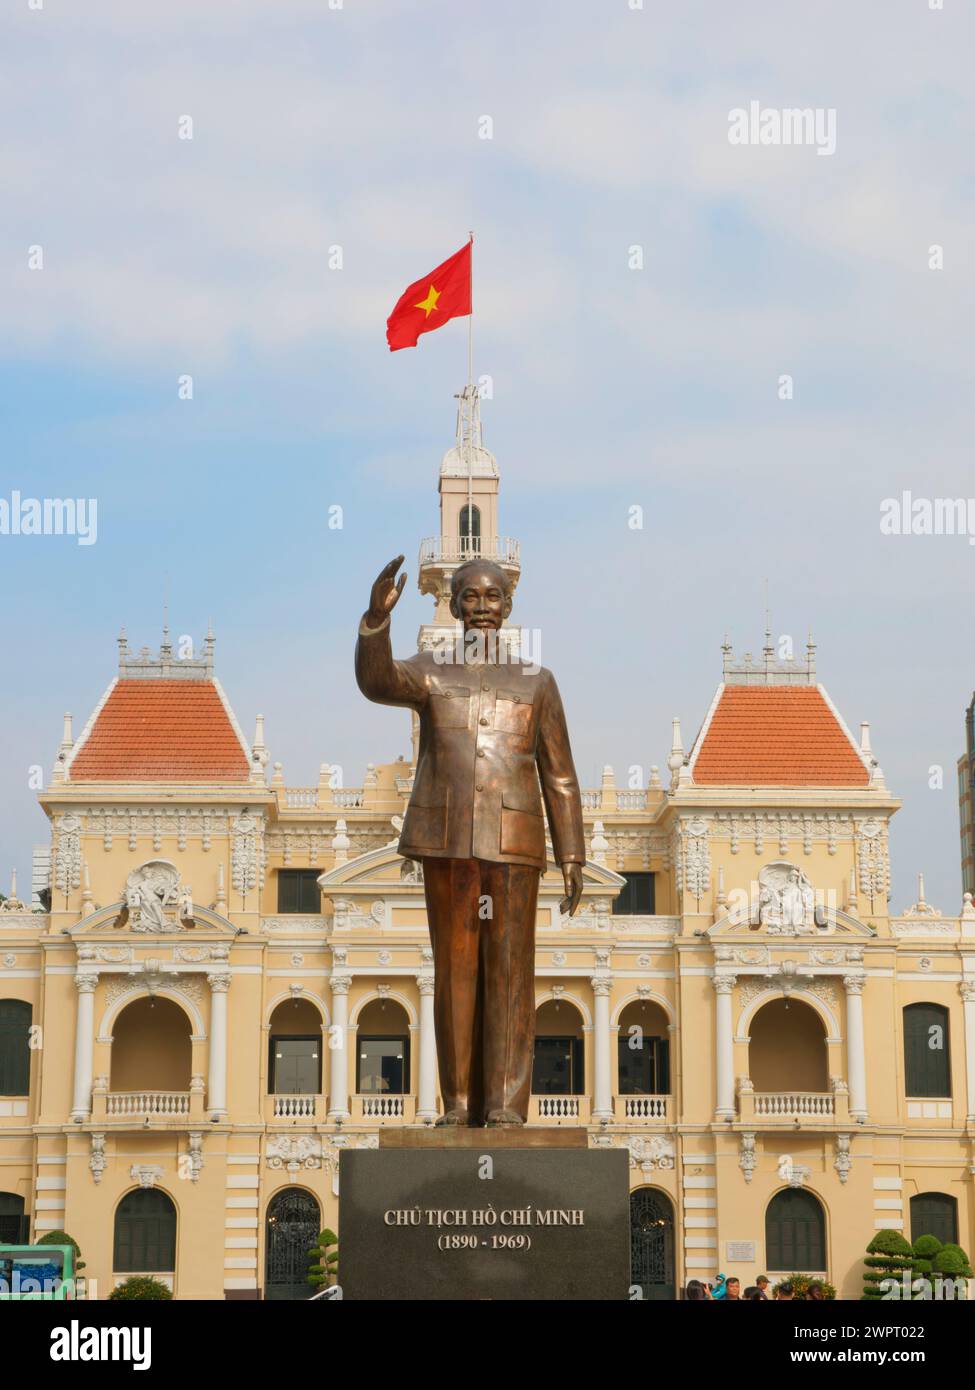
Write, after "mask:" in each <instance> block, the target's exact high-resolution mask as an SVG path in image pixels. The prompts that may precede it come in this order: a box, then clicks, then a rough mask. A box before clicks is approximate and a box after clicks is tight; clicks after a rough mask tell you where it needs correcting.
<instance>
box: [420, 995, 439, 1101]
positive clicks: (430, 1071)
mask: <svg viewBox="0 0 975 1390" xmlns="http://www.w3.org/2000/svg"><path fill="white" fill-rule="evenodd" d="M416 982H417V985H418V986H419V988H420V1083H419V1087H418V1090H417V1102H416V1118H417V1119H418V1120H424V1121H430V1123H432V1122H433V1121H434V1120H435V1119H436V1118H437V1113H438V1112H437V1036H436V1033H435V1032H434V1023H433V976H432V975H417V977H416Z"/></svg>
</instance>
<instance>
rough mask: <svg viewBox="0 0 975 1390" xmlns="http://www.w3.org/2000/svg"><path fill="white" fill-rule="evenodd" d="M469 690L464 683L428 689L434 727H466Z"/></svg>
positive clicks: (468, 715)
mask: <svg viewBox="0 0 975 1390" xmlns="http://www.w3.org/2000/svg"><path fill="white" fill-rule="evenodd" d="M470 708H471V692H470V691H469V690H468V688H467V687H466V686H465V685H451V686H441V687H440V688H439V690H431V691H430V705H429V709H430V718H431V719H432V721H433V727H434V728H435V729H466V728H468V727H469V725H470Z"/></svg>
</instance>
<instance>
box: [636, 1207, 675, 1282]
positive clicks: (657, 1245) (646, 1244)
mask: <svg viewBox="0 0 975 1390" xmlns="http://www.w3.org/2000/svg"><path fill="white" fill-rule="evenodd" d="M630 1271H631V1272H630V1282H631V1283H632V1284H636V1285H639V1287H640V1288H641V1289H642V1290H643V1297H644V1299H651V1300H654V1301H659V1300H662V1299H672V1298H673V1297H674V1294H675V1290H674V1209H673V1207H672V1206H671V1203H670V1199H669V1198H668V1197H667V1196H666V1195H665V1194H664V1193H663V1192H657V1191H656V1190H655V1189H654V1188H652V1187H638V1188H637V1190H636V1191H635V1192H633V1193H631V1195H630Z"/></svg>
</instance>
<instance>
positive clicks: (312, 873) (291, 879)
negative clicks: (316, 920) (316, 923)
mask: <svg viewBox="0 0 975 1390" xmlns="http://www.w3.org/2000/svg"><path fill="white" fill-rule="evenodd" d="M321 872H322V871H321V869H279V870H278V911H279V912H316V913H317V912H321V910H322V890H321V889H320V888H319V886H318V878H319V875H320V874H321Z"/></svg>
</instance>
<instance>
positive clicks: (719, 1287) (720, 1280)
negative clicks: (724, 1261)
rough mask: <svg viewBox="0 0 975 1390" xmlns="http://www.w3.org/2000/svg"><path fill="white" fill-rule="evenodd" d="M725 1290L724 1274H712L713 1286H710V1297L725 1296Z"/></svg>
mask: <svg viewBox="0 0 975 1390" xmlns="http://www.w3.org/2000/svg"><path fill="white" fill-rule="evenodd" d="M725 1292H726V1285H725V1276H724V1275H723V1274H716V1275H715V1276H714V1286H713V1288H712V1290H711V1297H712V1298H724V1297H725Z"/></svg>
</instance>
